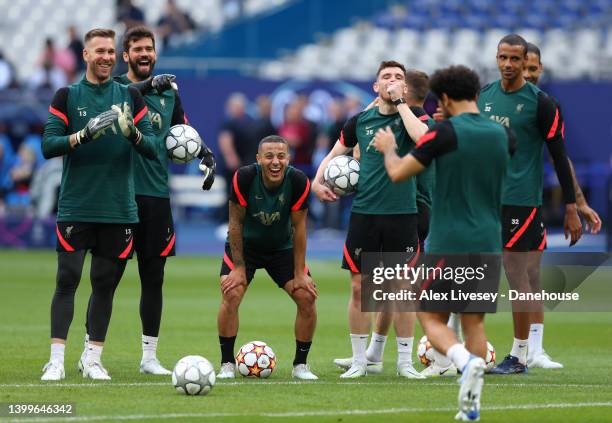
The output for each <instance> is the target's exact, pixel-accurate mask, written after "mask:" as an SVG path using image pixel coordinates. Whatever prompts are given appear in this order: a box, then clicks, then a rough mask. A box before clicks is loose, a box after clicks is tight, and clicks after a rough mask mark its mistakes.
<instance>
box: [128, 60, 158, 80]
mask: <svg viewBox="0 0 612 423" xmlns="http://www.w3.org/2000/svg"><path fill="white" fill-rule="evenodd" d="M138 61H139V60H130V61H129V65H130V69H132V72H134V75H136V77H137V78H138V79H139V80H141V81H143V80H145V79H147V78H149V77H150V76H151V75H152V74H153V69H154V68H155V61H154V60H151V61H150V62H149V71H148V72H140V70H139V65H138Z"/></svg>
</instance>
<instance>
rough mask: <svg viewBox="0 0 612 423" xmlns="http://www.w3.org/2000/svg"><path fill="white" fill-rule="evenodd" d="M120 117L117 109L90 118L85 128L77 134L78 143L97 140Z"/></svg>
mask: <svg viewBox="0 0 612 423" xmlns="http://www.w3.org/2000/svg"><path fill="white" fill-rule="evenodd" d="M118 117H119V114H118V113H117V112H116V111H115V110H107V111H106V112H103V113H100V114H99V115H98V116H96V117H95V118H91V119H89V122H87V125H86V126H85V128H83V129H81V130H80V131H79V132H77V133H76V134H75V139H76V142H77V144H87V143H88V142H90V141H93V140H95V139H96V138H98V137H99V136H100V135H102V132H103V131H104V130H105V129H106V128H109V127H110V126H111V125H112V124H113V123H114V122H115V121H116V120H117V118H118Z"/></svg>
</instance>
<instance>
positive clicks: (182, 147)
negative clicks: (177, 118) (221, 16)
mask: <svg viewBox="0 0 612 423" xmlns="http://www.w3.org/2000/svg"><path fill="white" fill-rule="evenodd" d="M201 148H202V139H201V138H200V135H199V134H198V131H196V130H195V129H193V128H192V127H191V126H189V125H174V126H173V127H172V128H170V131H168V136H167V137H166V150H167V152H168V157H169V158H170V159H171V160H172V161H173V162H175V163H183V164H184V163H189V162H190V161H192V160H193V159H194V158H196V157H197V156H198V153H199V152H200V149H201Z"/></svg>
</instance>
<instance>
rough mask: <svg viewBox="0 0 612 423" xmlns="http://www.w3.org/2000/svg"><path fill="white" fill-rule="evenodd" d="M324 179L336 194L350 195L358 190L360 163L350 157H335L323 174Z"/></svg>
mask: <svg viewBox="0 0 612 423" xmlns="http://www.w3.org/2000/svg"><path fill="white" fill-rule="evenodd" d="M323 179H324V180H325V185H327V186H328V187H329V188H330V189H331V190H332V191H334V192H335V193H336V194H338V195H340V196H342V195H349V194H352V193H353V192H355V190H356V189H357V183H358V182H359V162H358V161H357V160H355V159H354V158H352V157H350V156H338V157H334V158H333V159H332V160H330V162H329V163H328V164H327V167H326V168H325V171H324V172H323Z"/></svg>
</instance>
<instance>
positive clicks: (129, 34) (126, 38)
mask: <svg viewBox="0 0 612 423" xmlns="http://www.w3.org/2000/svg"><path fill="white" fill-rule="evenodd" d="M143 38H150V39H151V40H152V41H153V50H155V35H153V32H152V31H151V30H150V29H149V28H147V27H146V26H144V25H137V26H133V27H131V28H130V29H128V30H127V31H125V34H123V51H125V52H127V51H128V50H129V49H130V43H131V42H132V41H138V40H142V39H143Z"/></svg>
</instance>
